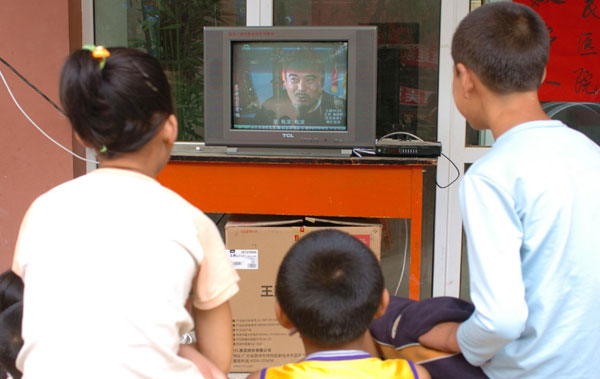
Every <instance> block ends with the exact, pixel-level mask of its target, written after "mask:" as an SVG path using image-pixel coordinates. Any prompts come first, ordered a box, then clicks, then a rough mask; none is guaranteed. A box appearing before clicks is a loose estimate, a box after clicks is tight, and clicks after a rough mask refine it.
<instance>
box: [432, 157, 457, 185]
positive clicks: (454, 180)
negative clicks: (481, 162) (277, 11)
mask: <svg viewBox="0 0 600 379" xmlns="http://www.w3.org/2000/svg"><path fill="white" fill-rule="evenodd" d="M440 154H441V155H443V156H444V158H446V159H447V160H448V162H450V163H452V166H454V168H455V169H456V173H457V174H458V175H456V178H454V179H453V180H452V181H451V182H450V183H448V184H447V185H445V186H440V185H439V184H438V182H437V180H436V181H435V185H436V186H438V187H439V188H448V187H450V186H451V185H452V184H453V183H454V182H456V181H457V180H458V178H460V170H459V169H458V167H457V166H456V165H455V164H454V162H452V159H450V158H448V156H447V155H446V154H444V153H441V152H440Z"/></svg>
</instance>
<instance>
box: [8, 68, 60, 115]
mask: <svg viewBox="0 0 600 379" xmlns="http://www.w3.org/2000/svg"><path fill="white" fill-rule="evenodd" d="M0 62H2V63H4V64H5V65H6V67H8V68H10V69H11V70H12V72H14V73H15V74H16V75H17V76H18V77H19V78H21V80H23V81H24V82H25V83H27V84H28V85H29V86H30V87H31V88H33V89H34V90H35V92H37V93H39V94H40V96H42V97H43V98H44V99H45V100H46V101H47V102H49V103H50V104H52V106H53V107H54V108H56V109H57V110H58V111H59V112H60V113H62V114H63V115H65V116H66V115H67V114H66V113H65V111H63V110H62V109H61V108H60V107H59V106H58V105H56V103H54V101H52V100H51V99H50V98H49V97H48V96H46V94H45V93H43V92H42V91H40V90H39V89H38V88H37V87H36V86H34V85H33V84H32V83H31V82H30V81H29V80H27V78H25V77H24V76H23V75H21V73H20V72H19V71H17V69H16V68H14V67H13V66H12V65H11V64H10V63H8V62H7V61H5V60H4V59H2V57H0Z"/></svg>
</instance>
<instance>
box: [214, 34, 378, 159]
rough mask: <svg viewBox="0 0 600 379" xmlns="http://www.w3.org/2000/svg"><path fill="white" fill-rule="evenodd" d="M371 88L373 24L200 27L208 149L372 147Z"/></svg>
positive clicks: (374, 59)
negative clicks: (219, 147) (224, 147)
mask: <svg viewBox="0 0 600 379" xmlns="http://www.w3.org/2000/svg"><path fill="white" fill-rule="evenodd" d="M376 87H377V29H376V27H374V26H345V27H205V28H204V117H205V144H206V145H207V146H210V145H214V146H227V147H228V148H229V147H235V148H239V149H241V150H240V151H259V152H263V153H267V154H268V151H269V150H273V149H275V150H277V149H279V150H280V151H284V152H285V151H288V152H289V151H296V153H297V154H307V152H308V151H313V152H314V154H317V155H318V154H319V153H320V152H325V151H337V150H338V149H341V150H343V151H348V150H350V151H351V149H353V148H373V147H374V145H375V116H376V91H377V89H376ZM244 148H249V149H244ZM252 149H254V150H252ZM236 150H237V149H236ZM308 155H310V154H308Z"/></svg>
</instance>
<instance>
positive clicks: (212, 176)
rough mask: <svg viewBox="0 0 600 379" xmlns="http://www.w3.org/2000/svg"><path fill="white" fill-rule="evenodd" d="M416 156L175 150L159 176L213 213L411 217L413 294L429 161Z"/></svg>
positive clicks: (413, 293) (414, 296)
mask: <svg viewBox="0 0 600 379" xmlns="http://www.w3.org/2000/svg"><path fill="white" fill-rule="evenodd" d="M435 164H436V160H435V159H434V158H431V159H423V158H422V159H415V158H379V159H377V158H372V157H368V158H360V159H356V158H287V157H286V158H282V157H280V158H275V157H263V158H260V159H259V158H256V157H245V158H244V157H235V158H231V157H219V156H211V157H208V158H206V157H204V158H202V157H193V158H190V157H173V158H172V160H171V161H170V162H169V163H168V164H167V166H166V167H165V168H164V169H163V170H162V171H161V172H160V174H159V175H158V177H157V179H158V181H159V182H160V183H161V184H163V185H165V186H166V187H168V188H171V189H172V190H174V191H175V192H177V193H178V194H180V195H181V196H183V197H184V198H185V199H186V200H188V201H189V202H191V203H192V204H194V205H195V206H196V207H198V208H200V209H201V210H202V211H203V212H206V213H242V214H273V215H304V216H341V217H371V218H409V219H410V221H411V231H410V269H409V273H410V279H409V297H410V298H411V299H415V300H418V299H419V296H420V293H419V289H420V278H421V220H422V198H423V168H424V166H431V165H435Z"/></svg>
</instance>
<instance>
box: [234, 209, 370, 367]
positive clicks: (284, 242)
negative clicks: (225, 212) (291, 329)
mask: <svg viewBox="0 0 600 379" xmlns="http://www.w3.org/2000/svg"><path fill="white" fill-rule="evenodd" d="M318 229H339V230H343V231H345V232H347V233H349V234H352V235H354V236H355V237H357V238H358V239H360V240H362V241H363V242H365V244H367V246H369V247H370V248H371V250H373V252H374V253H375V254H376V255H377V257H378V258H379V257H380V254H381V230H382V226H381V224H380V223H379V221H378V220H373V219H348V218H325V217H322V218H315V217H293V216H292V217H290V216H250V215H232V216H231V217H230V219H229V221H228V222H227V224H226V225H225V243H226V246H227V249H229V254H230V257H231V260H232V262H233V264H234V266H235V267H236V269H237V270H238V273H239V275H240V292H239V293H238V294H237V295H236V296H234V297H233V298H232V299H231V309H232V313H233V333H234V347H233V363H232V367H231V372H253V371H256V370H260V369H262V368H263V367H267V366H276V365H281V364H284V363H289V362H295V361H299V360H301V359H302V358H303V357H304V347H303V345H302V341H301V340H300V337H299V336H298V335H297V334H296V335H293V336H290V335H289V333H288V330H287V329H285V328H283V327H282V326H280V325H279V323H278V322H277V319H276V317H275V279H276V276H277V271H278V269H279V265H280V263H281V261H282V260H283V257H284V256H285V253H286V252H287V251H288V249H289V248H290V247H291V246H292V245H293V244H294V242H295V241H297V240H299V239H300V238H301V237H302V236H303V235H306V234H307V233H309V232H311V231H313V230H318Z"/></svg>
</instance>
